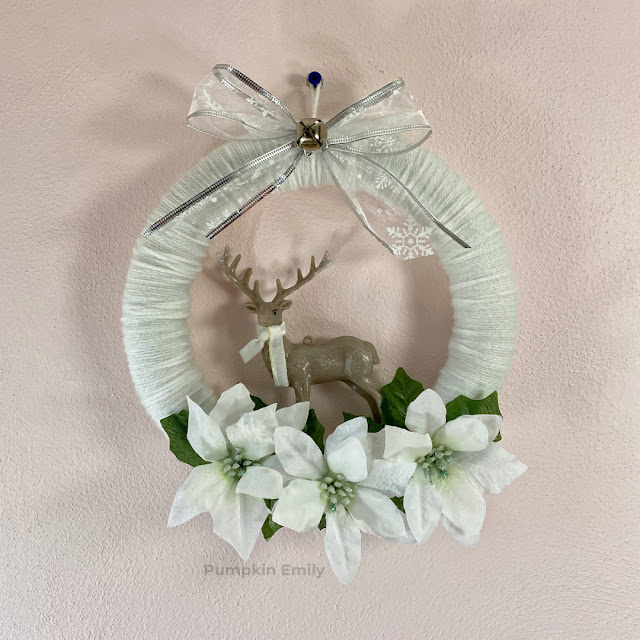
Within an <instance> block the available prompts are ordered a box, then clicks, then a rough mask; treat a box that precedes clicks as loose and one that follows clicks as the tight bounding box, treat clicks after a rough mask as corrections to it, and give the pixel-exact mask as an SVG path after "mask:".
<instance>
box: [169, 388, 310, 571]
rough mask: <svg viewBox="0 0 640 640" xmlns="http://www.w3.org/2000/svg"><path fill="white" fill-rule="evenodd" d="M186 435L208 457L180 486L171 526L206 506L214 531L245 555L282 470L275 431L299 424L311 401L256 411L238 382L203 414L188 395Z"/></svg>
mask: <svg viewBox="0 0 640 640" xmlns="http://www.w3.org/2000/svg"><path fill="white" fill-rule="evenodd" d="M187 402H188V405H189V424H188V430H187V440H188V441H189V444H191V446H192V447H193V448H194V450H195V451H196V453H197V454H198V455H199V456H200V457H201V458H203V459H204V460H206V461H207V462H209V463H210V464H203V465H200V466H197V467H194V468H193V471H192V472H191V474H190V475H189V477H188V478H187V479H186V481H185V482H184V484H183V485H182V486H181V487H180V488H179V489H178V492H177V493H176V497H175V499H174V501H173V506H172V507H171V513H170V514H169V522H168V526H169V527H175V526H177V525H179V524H183V523H184V522H187V521H188V520H191V518H193V517H195V516H197V515H199V514H200V513H203V512H205V511H208V512H209V513H210V514H211V516H212V518H213V531H214V533H216V534H217V535H219V536H220V537H221V538H223V539H224V540H226V541H227V542H228V543H229V544H231V545H232V546H233V547H234V549H235V550H236V551H237V552H238V554H240V556H241V557H242V558H243V559H244V560H246V559H247V558H248V557H249V555H250V554H251V551H252V549H253V546H254V544H255V542H256V539H257V538H258V535H259V534H260V530H261V528H262V524H263V523H264V520H265V518H266V517H267V514H268V513H269V510H268V509H267V506H266V505H265V502H264V498H277V497H278V496H279V495H280V492H281V491H282V475H281V474H280V473H279V472H278V471H277V470H276V469H273V468H270V466H269V463H270V459H273V458H275V456H274V455H273V454H274V452H275V445H274V440H273V434H274V432H275V430H276V428H278V427H279V426H287V428H290V429H292V430H298V429H302V428H303V427H304V425H305V423H306V420H307V415H308V413H309V403H308V402H300V403H298V404H296V405H293V406H292V407H287V408H284V409H279V410H277V411H276V405H275V404H272V405H270V406H268V407H264V408H262V409H259V410H258V411H254V410H253V409H254V403H253V400H251V396H250V395H249V391H248V390H247V388H246V387H245V386H244V385H242V384H237V385H236V386H235V387H232V388H231V389H229V390H227V391H225V392H224V393H223V394H222V395H221V396H220V399H219V400H218V402H217V404H216V406H215V407H214V408H213V411H211V413H210V414H209V415H207V414H206V413H205V412H204V411H203V410H202V409H201V408H200V407H199V406H198V405H197V404H196V403H195V402H193V401H192V400H191V398H187Z"/></svg>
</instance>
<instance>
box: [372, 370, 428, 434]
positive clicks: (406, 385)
mask: <svg viewBox="0 0 640 640" xmlns="http://www.w3.org/2000/svg"><path fill="white" fill-rule="evenodd" d="M423 391H424V387H423V386H422V385H421V384H420V383H419V382H418V381H417V380H414V379H413V378H410V377H409V376H408V375H407V372H406V371H405V370H404V369H403V368H402V367H400V368H399V369H398V370H397V371H396V375H395V377H394V378H393V380H392V381H391V382H390V383H389V384H387V385H385V386H384V387H382V389H380V394H381V395H382V403H381V405H380V410H381V411H382V419H383V421H384V423H385V424H390V425H394V426H396V427H404V426H405V424H404V422H405V419H406V417H407V407H408V406H409V404H411V403H412V402H413V401H414V400H415V399H416V398H417V397H418V396H419V395H420V394H421V393H422V392H423Z"/></svg>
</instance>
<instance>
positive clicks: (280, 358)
mask: <svg viewBox="0 0 640 640" xmlns="http://www.w3.org/2000/svg"><path fill="white" fill-rule="evenodd" d="M283 334H284V327H283V326H282V325H281V326H280V327H269V359H270V360H271V373H272V374H273V381H274V383H275V385H276V387H288V386H289V377H288V376H287V357H286V354H285V352H284V341H283V339H282V336H283Z"/></svg>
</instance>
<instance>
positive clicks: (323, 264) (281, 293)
mask: <svg viewBox="0 0 640 640" xmlns="http://www.w3.org/2000/svg"><path fill="white" fill-rule="evenodd" d="M329 266H331V260H329V252H328V251H325V252H324V256H322V260H320V264H319V265H318V266H317V267H316V259H315V256H312V257H311V268H310V269H309V273H308V274H307V275H306V276H303V275H302V271H301V270H300V269H298V280H297V281H296V283H295V284H294V285H293V286H291V287H287V288H286V289H285V288H284V287H283V286H282V283H281V282H280V278H278V279H277V280H276V287H277V291H276V295H275V297H274V298H273V300H272V302H282V301H283V300H284V299H285V298H286V297H287V296H288V295H289V294H291V293H293V292H294V291H297V290H298V289H299V288H300V287H301V286H302V285H304V284H307V282H309V280H311V279H313V278H314V277H315V276H316V275H318V274H319V273H320V272H321V271H322V270H323V269H326V268H327V267H329Z"/></svg>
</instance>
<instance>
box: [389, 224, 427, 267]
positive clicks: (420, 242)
mask: <svg viewBox="0 0 640 640" xmlns="http://www.w3.org/2000/svg"><path fill="white" fill-rule="evenodd" d="M387 232H388V233H389V236H390V237H391V238H392V240H393V242H390V243H389V244H390V246H391V248H392V249H393V251H394V253H395V254H396V255H397V256H398V257H401V258H403V259H404V260H408V259H410V258H418V257H422V256H432V255H433V247H432V246H431V244H430V243H429V238H430V237H431V233H432V230H431V229H430V228H429V227H423V226H421V225H419V224H417V223H416V222H415V221H414V220H408V221H407V223H406V224H404V225H400V226H396V227H387Z"/></svg>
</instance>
